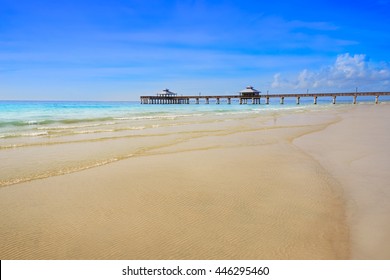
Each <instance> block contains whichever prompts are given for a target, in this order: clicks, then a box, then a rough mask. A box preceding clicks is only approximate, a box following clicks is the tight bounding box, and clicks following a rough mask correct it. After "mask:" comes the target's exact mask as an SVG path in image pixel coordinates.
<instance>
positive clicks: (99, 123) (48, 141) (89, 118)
mask: <svg viewBox="0 0 390 280" xmlns="http://www.w3.org/2000/svg"><path fill="white" fill-rule="evenodd" d="M262 101H263V102H264V100H262ZM380 101H381V102H384V101H386V102H388V101H389V98H388V97H387V98H386V97H381V98H380ZM312 102H313V100H312V98H301V104H300V105H296V104H295V99H294V98H286V99H285V104H284V105H280V104H279V99H271V104H269V105H265V104H264V103H263V104H253V105H252V104H247V105H239V104H238V103H237V102H235V101H233V104H231V105H228V104H226V103H225V101H222V102H221V104H218V105H217V104H215V101H213V100H211V101H210V104H208V105H205V104H199V105H197V104H182V105H142V104H140V102H138V101H137V102H97V101H96V102H94V101H0V159H1V161H0V162H1V163H0V167H1V168H0V186H7V185H12V184H15V183H19V182H24V181H29V180H34V179H39V178H45V177H50V176H54V175H60V174H66V173H70V172H75V171H79V170H83V169H86V168H91V167H95V166H99V165H103V164H107V163H110V162H114V161H118V160H121V159H125V158H129V157H132V156H137V155H140V154H145V153H148V151H151V150H155V149H157V148H161V147H163V146H164V145H168V146H169V145H174V144H175V143H179V142H180V141H187V140H188V139H190V138H193V137H200V136H199V135H203V134H210V133H215V132H216V131H218V130H220V131H223V128H224V125H223V124H224V122H226V121H229V120H232V121H237V120H240V119H241V118H242V119H247V117H248V116H250V115H254V116H264V119H266V118H269V117H270V116H272V115H275V114H280V113H283V112H284V113H286V112H289V111H291V112H293V111H294V112H299V111H307V110H309V111H310V110H323V109H326V108H328V107H329V106H346V104H351V102H352V98H348V97H345V98H341V97H339V98H338V99H337V104H336V105H333V104H331V98H319V99H318V104H317V105H313V104H312ZM358 102H369V103H373V102H374V97H360V98H359V99H358ZM349 106H353V105H349ZM356 106H358V105H356ZM210 124H213V125H210ZM237 125H239V123H238V124H237ZM202 133H203V134H202Z"/></svg>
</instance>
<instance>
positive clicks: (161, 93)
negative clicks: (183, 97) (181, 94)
mask: <svg viewBox="0 0 390 280" xmlns="http://www.w3.org/2000/svg"><path fill="white" fill-rule="evenodd" d="M157 95H158V96H176V95H177V93H174V92H172V91H170V90H169V89H167V88H166V89H163V90H162V91H160V92H158V93H157Z"/></svg>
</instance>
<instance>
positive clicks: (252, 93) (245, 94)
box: [240, 86, 260, 104]
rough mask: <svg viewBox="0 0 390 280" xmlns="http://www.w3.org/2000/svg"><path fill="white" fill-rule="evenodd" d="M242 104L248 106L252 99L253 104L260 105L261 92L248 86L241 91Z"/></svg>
mask: <svg viewBox="0 0 390 280" xmlns="http://www.w3.org/2000/svg"><path fill="white" fill-rule="evenodd" d="M240 96H241V98H240V104H248V99H252V104H260V91H258V90H256V89H254V88H253V87H252V86H247V87H246V88H245V89H243V90H241V91H240Z"/></svg>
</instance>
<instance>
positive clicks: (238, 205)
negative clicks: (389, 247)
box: [0, 105, 390, 259]
mask: <svg viewBox="0 0 390 280" xmlns="http://www.w3.org/2000/svg"><path fill="white" fill-rule="evenodd" d="M359 106H361V107H359ZM359 106H355V107H353V106H350V105H348V106H335V107H333V108H329V109H325V110H320V111H318V112H305V111H304V110H303V111H302V112H295V113H294V112H290V113H284V114H273V115H269V116H267V117H265V118H261V116H257V115H248V116H246V117H245V118H244V119H240V120H237V121H235V122H234V121H232V122H228V123H224V124H223V129H220V130H219V131H218V132H216V133H211V132H209V131H206V132H203V133H196V134H189V135H187V134H186V137H184V136H183V135H182V134H180V127H179V128H175V129H177V134H178V135H180V137H179V138H180V141H178V139H176V140H175V141H173V142H171V143H170V144H169V145H161V146H156V147H154V148H150V149H145V151H143V153H142V154H138V155H135V156H134V157H130V158H127V159H124V160H120V161H117V162H113V163H110V164H107V165H103V166H99V167H95V168H90V169H87V170H83V171H80V172H75V173H71V174H66V175H62V176H54V177H49V178H45V179H39V180H33V181H30V182H24V183H20V184H14V185H10V186H7V187H2V188H0V211H1V213H2V214H1V223H0V241H1V242H0V258H1V259H348V258H351V257H352V258H358V257H359V256H363V258H364V256H366V258H381V257H385V256H386V254H381V253H380V252H372V254H369V253H368V252H363V255H357V252H358V251H357V250H358V249H357V248H359V244H360V243H359V242H361V241H362V240H363V239H360V237H359V233H358V230H357V229H358V228H365V227H364V220H365V218H364V215H365V213H366V212H365V210H364V209H363V210H361V211H355V210H356V209H354V208H353V207H352V206H351V203H350V201H351V198H352V197H353V194H354V193H355V189H354V188H353V187H352V186H353V185H354V184H355V183H356V182H352V181H351V175H350V174H348V172H349V170H348V169H345V168H347V167H345V166H346V165H347V164H349V163H345V162H343V161H340V162H338V165H340V166H341V167H340V168H341V169H340V174H342V173H343V171H342V170H344V171H345V173H343V175H340V174H336V173H335V172H334V170H333V169H332V168H330V167H329V166H328V165H327V164H325V162H324V161H323V158H325V159H326V160H327V161H328V159H327V157H326V155H327V153H326V149H325V148H324V149H323V150H322V151H321V152H323V154H322V155H314V154H313V151H314V150H316V148H317V146H315V145H319V144H318V137H320V138H321V139H322V140H323V141H324V142H322V143H327V142H326V141H328V140H326V139H327V138H326V137H328V138H329V137H330V138H335V140H334V141H337V137H338V135H335V134H334V133H329V132H328V131H329V130H332V129H334V127H338V128H337V129H338V130H339V131H340V137H342V136H343V134H342V133H341V132H343V131H344V132H345V131H347V130H348V128H347V127H348V126H349V121H350V120H351V119H353V120H356V119H359V118H361V117H363V118H364V116H366V115H367V114H369V115H370V116H371V118H373V119H375V121H377V122H380V123H382V124H383V125H386V124H385V122H386V116H388V115H389V114H390V107H389V106H388V105H379V106H377V107H375V109H376V108H378V109H380V110H377V111H376V110H374V109H371V108H374V105H372V106H365V105H359ZM358 107H359V108H358ZM367 111H369V113H367ZM373 119H372V120H373ZM207 126H208V127H209V128H210V124H207ZM217 126H220V124H216V127H217ZM216 127H215V131H217V129H216ZM364 127H365V126H363V125H362V126H358V127H356V129H355V130H354V133H355V134H354V137H364V136H363V135H365V133H366V131H367V130H366V129H365V128H364ZM382 129H383V126H380V125H379V126H371V130H372V131H371V133H373V132H376V133H377V137H376V139H377V138H381V139H382V140H381V141H385V140H386V139H383V137H384V132H383V131H380V130H382ZM387 131H389V130H387ZM347 134H348V133H347ZM318 135H321V136H318ZM183 137H184V138H183ZM312 137H314V138H312ZM316 137H317V138H316ZM348 137H349V136H348ZM386 137H388V136H386ZM182 138H183V139H182ZM352 142H353V143H355V142H354V141H353V140H352ZM356 143H358V142H356ZM387 143H388V142H387ZM311 144H312V145H311ZM340 145H341V144H340ZM303 146H305V147H303ZM346 147H349V148H350V149H351V154H355V151H356V149H357V148H359V149H361V148H362V147H361V146H359V147H355V146H353V145H351V144H350V143H344V144H343V146H342V147H341V146H340V147H339V148H338V149H341V150H342V149H344V148H346ZM73 148H74V149H75V147H73ZM363 148H364V147H363ZM366 148H367V147H366ZM374 148H376V149H380V147H378V146H374ZM382 151H383V150H382ZM387 151H388V150H386V153H387ZM369 153H370V151H369V150H368V152H367V155H368V154H369ZM356 155H359V154H356ZM387 155H388V153H387ZM368 158H370V157H368ZM387 158H388V157H387ZM387 158H384V161H385V162H381V163H380V164H386V160H387ZM331 160H336V161H337V160H338V158H336V157H335V158H333V159H332V158H329V161H328V163H329V165H332V162H331ZM377 165H378V164H377V162H376V160H374V161H368V162H367V161H364V160H363V162H362V164H360V165H358V166H359V168H361V167H362V166H364V170H366V171H367V172H368V173H364V174H363V173H361V174H360V175H361V177H362V178H364V179H366V180H370V178H373V177H375V176H372V175H374V174H372V173H370V172H372V171H373V170H377ZM386 166H388V165H385V167H386ZM385 167H384V168H385ZM21 168H22V167H21ZM342 168H344V169H342ZM384 168H383V170H384ZM383 170H382V171H383ZM386 176H387V174H384V177H386ZM384 177H383V178H382V179H381V180H384V179H388V176H387V178H384ZM375 182H376V181H375ZM381 182H382V181H381ZM382 183H383V182H382ZM348 184H349V185H348ZM378 188H382V189H385V188H386V184H382V185H380V184H378ZM359 189H361V188H360V187H359ZM365 190H366V191H368V192H370V191H372V193H371V195H372V196H373V197H381V193H380V192H378V193H377V192H376V191H377V190H378V189H377V188H370V189H368V190H367V188H366V189H365ZM383 199H384V201H386V198H383ZM387 201H388V200H387ZM357 203H360V202H357ZM365 203H367V204H368V205H369V204H370V203H374V204H376V203H377V202H376V201H375V199H372V200H369V201H365ZM366 209H368V208H366ZM386 209H387V208H382V207H381V206H378V211H384V212H383V215H382V216H383V218H385V217H388V214H387V213H389V212H385V210H386ZM369 213H371V212H369ZM366 214H368V213H366ZM356 217H358V218H362V219H363V221H362V220H360V222H361V223H355V220H353V219H354V218H356ZM358 220H359V219H358ZM355 225H359V226H355ZM386 226H387V224H386V223H385V221H384V220H382V219H381V220H380V221H379V222H378V225H377V229H378V231H379V232H381V233H382V235H381V237H382V238H383V242H384V241H385V239H386V237H385V234H386V230H388V228H386ZM360 234H363V233H360ZM386 236H388V235H386ZM380 242H381V240H378V243H380ZM355 243H356V244H355ZM363 243H364V242H363ZM387 244H388V243H387ZM363 247H364V246H363ZM384 249H385V248H384ZM387 252H388V251H387Z"/></svg>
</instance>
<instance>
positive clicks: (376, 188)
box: [294, 104, 390, 259]
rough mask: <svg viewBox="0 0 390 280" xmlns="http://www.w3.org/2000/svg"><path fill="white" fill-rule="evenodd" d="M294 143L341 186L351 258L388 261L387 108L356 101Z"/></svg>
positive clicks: (389, 162) (389, 177)
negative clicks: (335, 120)
mask: <svg viewBox="0 0 390 280" xmlns="http://www.w3.org/2000/svg"><path fill="white" fill-rule="evenodd" d="M341 117H342V121H340V122H338V123H336V124H334V125H331V126H329V127H327V128H326V129H324V130H322V131H319V132H316V133H312V134H309V135H306V136H304V137H301V138H299V139H297V140H296V141H294V144H296V145H297V146H299V147H300V148H302V149H303V150H304V151H306V152H307V153H308V154H310V155H311V156H312V157H313V158H314V159H315V160H317V161H318V162H319V163H320V164H321V165H322V166H323V167H324V168H325V169H326V170H327V171H328V172H329V173H330V174H331V175H332V177H334V178H335V179H336V180H337V181H338V182H339V184H340V186H342V188H343V191H344V194H345V195H344V197H345V200H346V210H347V211H346V213H347V218H348V222H349V228H350V238H351V242H350V247H351V258H352V259H390V172H389V168H390V145H389V144H390V122H389V117H390V106H389V105H388V104H382V105H379V106H373V105H359V106H353V107H352V108H351V110H349V111H348V112H347V113H343V114H341Z"/></svg>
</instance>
